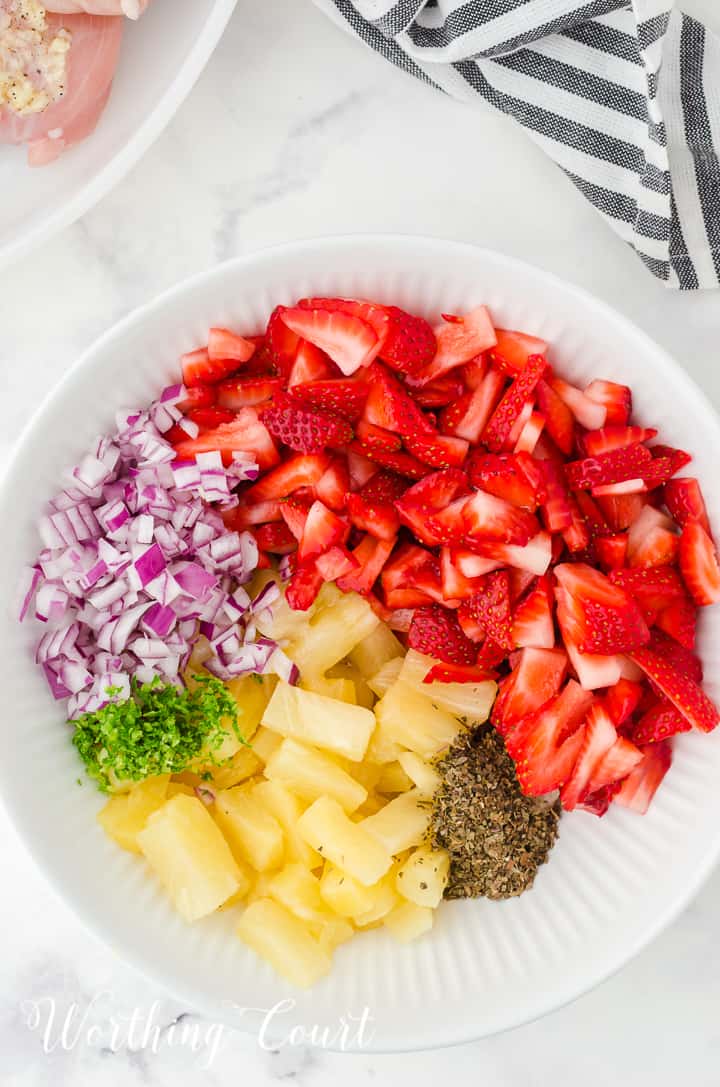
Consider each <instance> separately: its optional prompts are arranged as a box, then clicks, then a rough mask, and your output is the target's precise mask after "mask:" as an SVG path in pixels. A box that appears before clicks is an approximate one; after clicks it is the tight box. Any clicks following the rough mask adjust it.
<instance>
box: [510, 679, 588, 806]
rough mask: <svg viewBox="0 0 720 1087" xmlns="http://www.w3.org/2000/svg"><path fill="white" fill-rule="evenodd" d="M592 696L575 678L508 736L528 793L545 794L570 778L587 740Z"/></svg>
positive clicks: (523, 787)
mask: <svg viewBox="0 0 720 1087" xmlns="http://www.w3.org/2000/svg"><path fill="white" fill-rule="evenodd" d="M591 701H592V695H589V694H588V693H587V691H583V690H582V689H581V687H580V686H579V685H578V684H577V683H575V681H574V680H572V679H571V680H568V682H567V683H566V685H565V687H564V688H563V690H562V691H561V693H560V694H559V695H558V696H557V697H556V698H554V699H553V700H552V701H551V702H549V703H548V704H547V705H546V706H545V707H544V708H543V709H542V710H540V711H539V712H538V713H537V714H536V715H534V716H531V717H528V718H526V719H525V720H524V721H521V723H520V724H519V725H517V726H516V727H515V728H514V729H513V730H512V731H511V733H510V735H509V736H508V737H507V740H506V745H507V749H508V752H509V754H510V755H511V757H512V758H513V759H514V761H515V765H516V767H517V775H518V781H519V782H520V788H521V789H522V791H523V792H524V793H525V795H526V796H544V795H545V794H546V793H549V792H552V791H553V790H554V789H559V788H561V787H562V786H563V785H564V784H565V782H566V781H567V780H568V778H569V777H570V774H571V773H572V769H573V767H574V765H575V762H576V760H577V757H578V754H579V752H580V748H581V746H582V743H583V739H584V729H583V728H582V727H581V726H582V721H583V718H584V717H585V714H586V713H587V710H588V708H589V705H590V703H591Z"/></svg>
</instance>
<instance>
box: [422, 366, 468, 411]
mask: <svg viewBox="0 0 720 1087" xmlns="http://www.w3.org/2000/svg"><path fill="white" fill-rule="evenodd" d="M465 391H466V390H465V382H464V381H463V380H462V378H459V377H456V376H455V375H454V374H452V373H450V374H445V375H444V376H443V377H439V378H438V379H437V380H436V381H430V382H428V384H427V385H423V386H422V388H419V389H413V388H411V389H410V395H411V396H412V398H413V400H414V401H415V402H416V403H417V404H419V405H420V406H421V407H423V408H444V407H447V405H448V404H454V403H455V401H456V400H458V399H459V398H460V397H461V396H463V395H464V393H465Z"/></svg>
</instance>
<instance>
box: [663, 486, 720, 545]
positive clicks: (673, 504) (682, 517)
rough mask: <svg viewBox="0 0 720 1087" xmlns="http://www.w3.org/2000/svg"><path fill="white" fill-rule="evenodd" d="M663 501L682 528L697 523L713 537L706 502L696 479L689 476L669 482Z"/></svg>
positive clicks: (664, 491) (664, 490) (665, 488)
mask: <svg viewBox="0 0 720 1087" xmlns="http://www.w3.org/2000/svg"><path fill="white" fill-rule="evenodd" d="M663 501H664V502H665V505H666V506H667V508H668V509H669V511H670V514H671V516H672V518H673V520H675V521H677V523H678V524H679V525H680V527H681V528H684V527H685V525H686V524H687V523H688V521H697V522H698V524H699V525H700V526H701V527H702V528H704V529H705V531H706V532H707V534H708V536H710V535H711V532H710V522H709V521H708V515H707V510H706V509H705V500H704V498H703V495H702V491H701V490H700V484H699V483H698V481H697V480H696V479H693V478H692V477H691V476H688V477H686V478H682V477H680V478H675V479H670V480H668V482H667V483H666V484H665V487H664V489H663Z"/></svg>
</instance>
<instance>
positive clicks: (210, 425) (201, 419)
mask: <svg viewBox="0 0 720 1087" xmlns="http://www.w3.org/2000/svg"><path fill="white" fill-rule="evenodd" d="M235 414H236V413H235V412H234V411H229V410H228V409H227V408H215V407H211V408H192V409H191V410H190V411H188V412H187V413H186V415H185V418H186V419H189V420H190V422H191V423H195V425H196V426H197V427H198V429H199V431H200V433H201V434H203V433H205V432H206V431H208V430H215V428H216V427H219V426H221V425H222V424H223V423H232V422H234V420H235ZM173 429H174V428H173ZM179 429H180V431H181V432H182V425H181V426H180V428H179ZM165 438H166V440H167V441H171V438H170V431H168V432H167V434H166V435H165ZM186 438H187V433H183V434H182V437H181V438H180V441H184V440H185V439H186Z"/></svg>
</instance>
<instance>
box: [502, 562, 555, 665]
mask: <svg viewBox="0 0 720 1087" xmlns="http://www.w3.org/2000/svg"><path fill="white" fill-rule="evenodd" d="M552 609H553V595H552V588H551V584H550V577H549V575H547V574H546V575H544V576H543V577H541V578H538V580H537V583H536V584H535V587H534V588H533V589H531V590H530V592H528V593H527V595H526V596H525V597H523V599H522V600H521V601H520V602H519V603H518V604H516V605H515V610H514V612H513V617H512V641H513V644H514V645H515V646H517V647H519V648H522V647H527V648H531V649H552V648H553V647H554V645H555V624H554V623H553V612H552Z"/></svg>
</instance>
